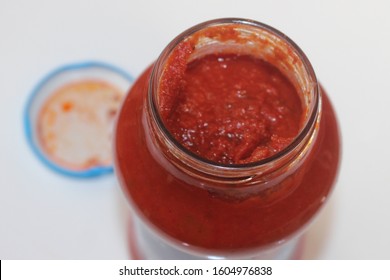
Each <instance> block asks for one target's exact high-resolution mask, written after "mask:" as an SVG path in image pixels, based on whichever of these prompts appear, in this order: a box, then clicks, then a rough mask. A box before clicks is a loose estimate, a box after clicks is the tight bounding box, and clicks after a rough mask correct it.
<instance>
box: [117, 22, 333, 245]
mask: <svg viewBox="0 0 390 280" xmlns="http://www.w3.org/2000/svg"><path fill="white" fill-rule="evenodd" d="M206 30H207V34H206V35H207V36H209V37H210V38H212V39H215V38H214V37H213V36H217V37H216V38H217V39H221V40H222V39H223V40H222V41H223V42H225V39H226V42H231V41H232V40H234V39H235V37H237V36H239V34H238V35H237V34H236V33H237V32H233V31H234V30H236V26H235V25H234V26H233V27H232V28H230V29H229V28H228V27H225V26H223V27H220V26H217V27H216V28H215V30H214V29H210V30H211V31H213V32H208V31H209V29H206ZM214 31H215V32H214ZM217 31H221V32H222V31H223V32H222V33H223V36H222V35H220V33H218V32H217ZM230 31H232V32H230ZM245 34H246V33H245ZM201 35H202V36H203V35H204V36H206V35H205V34H203V33H202V34H201ZM207 36H206V37H207ZM224 36H225V37H226V38H225V37H224ZM193 37H195V39H194V40H195V41H196V40H197V39H196V36H195V35H194V36H193ZM209 37H207V38H209ZM222 37H223V38H222ZM191 38H192V37H191ZM245 38H247V37H245ZM245 38H244V39H245ZM238 39H239V40H241V39H242V37H240V38H238ZM244 39H242V40H244ZM239 40H238V41H239ZM248 40H252V38H249V39H248ZM254 40H263V39H262V37H261V36H260V37H257V36H256V38H255V39H254ZM200 41H201V42H204V41H202V40H200ZM243 43H246V42H243ZM260 43H262V44H267V42H263V41H262V42H260ZM260 43H259V45H260ZM261 46H262V45H261ZM194 48H195V45H194V44H193V42H192V41H191V40H189V41H188V40H187V41H184V43H181V44H178V45H176V47H175V48H174V49H173V50H171V51H172V53H170V56H169V57H168V58H166V60H164V63H163V64H162V65H163V67H162V66H161V64H158V63H159V61H158V62H157V65H158V66H159V67H161V68H159V67H156V69H160V70H158V71H157V70H156V72H153V73H152V68H149V69H147V70H146V71H145V72H144V73H143V74H142V75H141V76H140V77H139V78H138V80H137V81H136V82H135V84H134V85H133V87H132V89H131V91H130V93H129V94H128V95H127V97H126V98H125V100H124V103H123V105H122V109H121V111H120V113H119V116H118V121H117V129H116V138H115V155H116V169H117V174H118V178H119V180H120V183H121V185H122V187H123V190H124V191H125V193H126V194H127V195H128V198H129V200H130V201H131V202H132V205H133V206H134V209H136V210H137V213H138V214H139V216H140V217H142V219H143V221H146V224H149V225H152V228H153V229H157V232H159V233H160V234H161V235H162V236H168V237H170V239H169V240H171V241H172V240H173V241H174V242H177V244H180V246H187V247H193V248H201V249H208V250H215V251H216V252H227V251H228V252H237V251H240V252H242V251H243V250H246V249H248V250H249V249H253V248H256V249H258V248H264V247H267V246H272V245H273V244H281V243H283V241H285V240H287V239H288V238H289V237H291V236H294V234H295V233H297V232H299V231H300V230H301V229H302V228H304V225H306V224H308V222H309V221H310V220H311V219H312V217H313V216H314V215H315V214H316V213H317V212H318V210H319V208H320V207H321V206H322V205H323V203H324V202H325V201H326V198H327V197H328V195H329V193H330V191H331V189H332V186H333V183H334V180H335V178H336V174H337V170H338V163H339V133H338V127H337V121H336V117H335V114H334V111H333V108H332V106H331V103H330V102H329V99H328V98H327V95H326V93H325V92H323V91H320V93H319V98H321V102H320V103H319V106H321V107H319V110H318V112H319V113H318V114H321V118H318V123H315V125H313V126H312V127H315V128H316V129H315V131H316V134H315V137H314V136H313V137H307V138H306V139H309V140H310V141H309V140H308V141H307V143H308V144H307V146H309V145H310V149H306V150H305V151H307V153H306V154H305V156H304V157H299V156H300V155H301V154H299V155H298V156H297V158H298V159H297V158H294V161H293V163H292V164H291V165H293V166H294V167H293V168H288V167H289V165H288V164H286V165H283V168H285V169H282V168H281V167H280V166H277V164H275V166H274V167H275V169H277V170H278V171H280V170H279V169H278V168H280V169H282V171H283V172H280V173H278V176H279V177H277V178H276V179H275V180H274V181H272V184H271V183H270V182H271V179H270V180H269V178H268V177H266V176H264V177H263V175H264V174H263V173H261V172H259V173H256V174H255V175H256V176H258V177H261V179H262V180H263V181H261V180H259V181H256V182H249V183H244V184H241V183H225V181H223V183H221V181H212V180H209V177H208V178H205V177H206V176H204V174H203V173H201V174H200V175H199V173H190V172H188V173H187V171H188V170H186V168H187V166H188V165H186V164H187V162H185V164H184V163H183V162H184V161H180V160H181V158H180V157H179V156H177V154H179V153H177V154H174V152H173V151H175V152H176V151H177V150H178V149H177V146H181V148H184V150H187V151H189V154H190V155H191V156H193V155H196V157H197V158H199V157H201V158H203V159H205V160H207V161H208V164H207V167H209V166H212V167H218V168H220V167H222V166H221V165H223V170H224V171H225V170H229V171H230V170H235V171H236V170H241V169H242V168H244V167H245V168H246V167H247V166H244V167H243V166H242V165H240V164H246V163H254V162H256V161H259V160H261V159H264V158H269V157H270V156H272V155H275V154H276V153H278V152H279V151H282V150H283V149H285V148H286V147H287V146H288V145H289V144H290V143H291V142H292V141H293V139H296V137H297V135H298V133H299V132H300V131H302V129H303V126H304V122H305V121H306V120H304V119H305V118H307V116H304V115H305V114H306V112H305V111H304V110H306V109H307V108H306V107H307V104H304V101H303V98H302V100H301V97H300V95H299V94H298V91H297V89H296V88H295V87H294V85H295V84H294V85H293V84H292V83H291V81H289V79H288V78H287V77H286V75H284V74H283V73H282V72H281V71H279V70H278V68H277V67H276V66H274V65H277V64H276V63H275V64H274V63H273V60H272V59H271V58H270V59H269V57H263V59H264V60H262V59H260V58H257V57H260V56H256V55H251V54H252V53H245V54H244V53H243V52H236V53H235V52H234V51H230V49H229V51H228V52H227V51H226V49H224V50H225V51H221V52H217V51H215V52H213V51H212V52H207V54H206V53H204V52H202V54H201V55H199V56H198V57H195V56H194V55H193V53H192V52H193V51H194V50H195V49H194ZM265 49H267V48H265ZM276 49H277V48H275V53H276V56H275V57H273V59H274V60H277V59H280V60H287V58H284V57H283V56H282V55H279V52H280V53H282V51H280V50H279V51H277V50H276ZM195 51H196V50H195ZM289 52H290V51H289V49H288V50H286V52H285V54H284V56H288V55H290V54H289ZM291 52H292V51H291ZM291 56H292V54H291ZM270 57H271V55H270ZM294 59H295V58H294ZM297 59H298V58H297ZM266 61H267V62H266ZM289 63H291V64H294V63H296V62H295V61H292V62H291V60H289ZM279 65H280V64H279ZM295 65H297V64H295ZM289 67H290V68H291V69H292V68H293V66H291V65H289ZM290 68H288V69H287V70H286V71H290V70H291V69H290ZM161 69H162V70H161ZM294 69H295V68H294ZM294 69H292V70H291V71H294ZM297 69H298V68H297ZM155 73H158V75H157V76H158V77H159V78H158V79H156V80H154V78H155V77H156V76H155V75H156V74H155ZM292 82H294V81H292ZM155 84H157V85H158V86H157V90H155V89H156V88H154V87H153V88H152V87H151V85H155ZM321 92H322V93H321ZM148 94H154V95H149V96H148ZM151 96H153V97H152V98H155V99H148V97H151ZM150 100H153V102H151V103H148V101H150ZM150 104H152V106H155V107H153V108H151V107H152V106H150ZM305 106H306V107H305ZM156 111H157V114H155V113H156ZM151 112H152V113H153V114H152V113H151ZM156 116H157V117H156ZM161 121H162V123H161ZM156 123H158V126H157V125H155V124H156ZM153 125H154V126H153ZM162 126H164V127H163V129H161V127H162ZM156 127H157V128H159V129H160V130H158V129H156ZM161 131H163V132H161ZM162 134H163V135H162ZM161 135H162V136H161ZM166 135H168V136H169V139H168V140H167V136H166ZM309 136H310V135H309ZM164 137H165V138H164ZM161 139H163V140H161ZM172 142H173V143H172ZM166 143H169V145H168V144H166ZM305 144H306V142H305ZM307 146H305V147H307ZM182 150H183V149H182ZM182 150H180V152H182ZM294 152H295V150H294ZM297 153H300V150H298V151H297ZM179 155H181V154H179ZM186 155H188V154H186ZM186 159H187V158H186ZM191 159H192V158H191ZM174 160H177V161H175V162H173V161H174ZM196 162H197V163H198V162H201V163H202V164H204V162H202V161H196ZM176 163H177V164H176ZM191 163H192V162H191ZM210 163H213V164H210ZM278 163H279V162H278ZM289 163H290V162H289ZM298 163H299V164H298ZM180 164H182V165H180ZM237 164H238V165H240V166H237ZM271 164H274V162H271V163H270V165H271ZM205 165H206V164H205ZM226 166H228V168H227V167H226ZM253 166H255V167H256V168H257V167H258V166H257V165H256V164H253V165H251V166H250V167H253ZM286 166H287V167H286ZM260 167H263V165H262V166H260ZM221 169H222V168H221ZM192 170H195V168H194V169H192ZM192 170H191V171H192ZM218 170H220V169H218ZM286 170H287V171H286ZM285 171H286V172H285ZM275 173H277V172H276V171H275ZM194 174H195V175H194ZM198 175H199V176H198ZM266 175H268V174H266ZM221 177H223V174H222V175H221ZM213 178H214V177H213ZM218 178H219V177H218ZM229 178H230V177H229ZM260 181H261V183H259V182H260ZM256 184H259V185H256ZM260 184H262V185H261V186H260ZM206 185H207V187H205V186H206ZM209 185H212V187H215V189H218V191H220V190H222V191H221V193H223V192H224V191H226V193H227V192H234V191H237V190H242V189H245V190H246V189H256V187H258V186H259V188H258V189H256V192H253V193H250V194H249V195H247V196H246V197H244V198H241V197H237V198H236V197H234V196H232V197H229V198H228V199H226V197H224V196H223V195H220V193H216V192H214V191H213V190H211V189H212V188H208V186H209ZM264 186H266V187H267V188H262V187H264ZM246 187H248V188H246ZM213 252H214V251H213Z"/></svg>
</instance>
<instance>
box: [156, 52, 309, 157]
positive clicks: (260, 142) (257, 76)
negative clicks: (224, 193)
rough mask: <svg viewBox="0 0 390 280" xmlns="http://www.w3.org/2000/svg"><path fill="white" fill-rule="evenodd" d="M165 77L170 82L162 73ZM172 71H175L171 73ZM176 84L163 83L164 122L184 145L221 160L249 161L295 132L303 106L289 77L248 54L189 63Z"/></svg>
mask: <svg viewBox="0 0 390 280" xmlns="http://www.w3.org/2000/svg"><path fill="white" fill-rule="evenodd" d="M167 72H168V73H166V74H165V75H167V77H163V78H162V80H164V81H171V80H172V78H171V77H170V76H169V75H172V72H169V71H167ZM173 74H176V73H173ZM178 86H179V88H177V87H172V86H171V87H169V86H167V85H162V87H165V88H166V90H165V91H163V92H162V94H164V95H169V96H175V98H172V99H171V100H172V102H171V103H170V106H169V105H167V104H166V102H164V103H163V105H162V106H164V111H163V112H164V114H162V116H163V117H164V118H165V120H164V121H165V124H166V126H167V128H168V130H170V132H171V133H172V134H173V136H174V137H175V138H176V140H177V141H178V142H179V143H181V144H182V145H183V146H184V147H185V148H187V149H189V150H190V151H192V152H193V153H195V154H197V155H199V156H201V157H204V158H206V159H208V160H211V161H214V162H219V163H223V164H240V163H248V162H254V161H258V160H261V159H264V158H266V157H269V156H271V155H273V154H275V153H277V152H279V151H280V150H282V149H283V148H285V147H286V146H287V145H288V144H289V143H291V141H292V140H293V138H294V137H295V136H296V135H297V134H298V131H299V129H300V123H301V115H302V106H301V102H300V98H299V96H298V94H297V92H296V90H295V88H294V86H293V85H292V84H291V83H290V82H289V80H288V79H287V78H286V77H285V76H284V75H283V74H282V73H281V72H280V71H279V70H278V69H277V68H276V67H274V66H272V65H271V64H269V63H266V62H265V61H263V60H260V59H255V58H253V57H251V56H247V55H246V56H243V55H241V56H238V55H226V54H220V55H208V56H206V57H202V58H201V59H197V60H195V61H192V62H191V63H190V64H189V65H188V66H187V68H186V70H185V72H184V75H183V77H182V80H181V83H178Z"/></svg>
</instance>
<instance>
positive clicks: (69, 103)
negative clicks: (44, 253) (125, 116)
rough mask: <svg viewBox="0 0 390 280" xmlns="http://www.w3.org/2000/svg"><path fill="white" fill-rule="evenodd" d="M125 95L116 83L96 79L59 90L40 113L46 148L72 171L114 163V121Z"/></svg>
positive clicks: (41, 137) (40, 132) (40, 136)
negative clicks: (112, 146) (112, 142)
mask: <svg viewBox="0 0 390 280" xmlns="http://www.w3.org/2000/svg"><path fill="white" fill-rule="evenodd" d="M123 97H124V92H122V91H120V90H119V89H118V88H116V87H115V86H113V85H111V84H109V83H107V82H104V81H100V80H93V79H90V80H80V81H75V82H72V83H69V84H66V85H64V86H62V87H60V88H59V89H57V90H55V91H54V92H53V94H52V95H51V96H50V97H49V98H48V99H47V100H46V101H45V102H44V104H43V106H42V108H41V111H40V113H39V116H38V123H37V131H38V139H39V142H40V146H41V148H42V150H43V151H44V152H45V153H46V155H47V156H48V157H49V158H50V160H52V161H53V162H54V163H55V164H58V165H60V166H62V167H65V168H68V169H71V170H86V169H90V168H94V167H98V166H109V165H111V164H112V149H111V138H112V129H113V123H114V119H115V116H116V113H117V111H118V110H119V107H120V104H121V102H122V99H123Z"/></svg>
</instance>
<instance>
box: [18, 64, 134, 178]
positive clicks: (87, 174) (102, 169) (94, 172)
mask: <svg viewBox="0 0 390 280" xmlns="http://www.w3.org/2000/svg"><path fill="white" fill-rule="evenodd" d="M91 67H100V68H105V69H108V70H110V71H113V72H116V73H117V74H119V75H121V76H122V77H124V78H125V79H127V80H128V81H129V82H130V83H132V82H133V81H134V79H133V77H132V76H131V75H129V74H128V73H127V72H125V71H124V70H122V69H120V68H118V67H117V66H114V65H111V64H108V63H105V62H100V61H84V62H79V63H73V64H67V65H64V66H61V67H59V68H56V69H54V70H52V71H51V72H49V73H48V74H46V76H44V77H43V79H42V80H41V81H40V82H39V83H38V84H37V85H36V86H35V87H34V88H33V90H32V91H31V94H30V95H29V98H28V99H27V103H26V105H25V108H24V111H23V127H24V132H25V135H26V138H27V142H28V144H29V146H30V147H31V149H32V151H33V152H34V154H35V155H36V156H37V157H38V158H39V159H40V160H41V161H42V162H43V163H44V164H45V165H46V166H47V167H49V168H50V169H52V170H54V171H56V172H58V173H60V174H62V175H66V176H71V177H78V178H92V177H97V176H100V175H105V174H110V173H113V171H114V167H113V166H97V167H93V168H90V169H87V170H81V171H76V170H70V169H66V168H64V167H61V166H60V165H57V164H55V163H54V162H52V161H51V160H49V159H48V158H47V157H46V156H45V154H44V153H43V152H42V151H41V149H40V148H39V147H37V145H35V143H34V141H33V124H32V123H31V119H30V116H29V112H30V108H31V106H32V103H33V101H34V98H35V97H36V96H37V95H38V93H39V91H40V90H41V88H42V87H43V86H44V85H45V84H46V83H47V82H48V81H49V80H50V79H52V78H53V77H55V76H57V75H58V74H60V73H62V72H65V71H69V70H76V69H83V68H91Z"/></svg>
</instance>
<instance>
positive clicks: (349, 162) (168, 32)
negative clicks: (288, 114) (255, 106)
mask: <svg viewBox="0 0 390 280" xmlns="http://www.w3.org/2000/svg"><path fill="white" fill-rule="evenodd" d="M389 14H390V2H389V1H386V0H383V1H378V0H371V1H322V2H320V1H310V0H308V1H297V0H296V1H284V2H282V1H271V0H270V1H245V0H239V1H222V0H220V1H202V0H197V1H179V0H177V1H173V0H172V1H171V0H163V1H129V0H127V1H126V0H123V1H120V0H107V1H104V0H100V1H96V0H94V1H92V0H90V1H81V0H67V1H49V0H47V1H44V0H34V1H28V0H25V1H21V0H0V97H1V101H0V128H1V129H0V258H1V259H125V258H128V248H127V238H126V234H127V233H126V226H127V225H126V221H127V218H126V216H127V212H128V209H127V206H126V205H127V204H126V202H125V201H124V198H123V196H122V193H121V191H120V189H119V187H118V186H117V183H116V180H115V177H114V176H107V177H104V178H99V179H96V180H95V179H94V180H76V179H70V178H68V177H63V176H61V175H58V174H56V173H54V172H52V171H51V170H49V169H47V168H46V167H45V166H43V165H42V164H41V162H40V161H39V160H38V159H37V158H36V157H35V156H34V155H33V153H32V152H31V150H30V148H29V146H28V145H27V142H26V140H25V136H24V131H23V126H22V112H23V108H24V106H25V103H26V100H27V97H28V96H29V94H30V92H31V90H32V88H33V87H34V86H35V85H36V83H37V82H38V81H39V80H40V79H41V78H42V77H43V76H44V75H46V74H47V73H48V72H49V71H51V70H53V69H54V68H57V67H58V66H61V65H63V64H68V63H73V62H80V61H85V60H99V61H105V62H108V63H112V64H115V65H117V66H119V67H121V68H123V69H124V70H126V71H128V72H129V73H130V74H132V75H133V76H134V77H137V76H138V75H139V74H140V73H141V72H142V70H144V69H145V68H146V67H147V66H148V65H149V64H150V63H152V62H153V60H154V59H155V58H156V57H157V56H158V54H159V53H160V52H161V51H162V49H163V48H164V47H165V45H166V44H167V43H168V42H169V41H170V40H171V39H173V37H175V36H176V35H177V34H179V33H180V32H182V31H184V30H185V29H187V28H188V27H190V26H192V25H194V24H197V23H200V22H202V21H205V20H209V19H213V18H219V17H232V16H233V17H244V18H251V19H254V20H258V21H261V22H264V23H266V24H269V25H271V26H273V27H275V28H277V29H279V30H281V31H282V32H284V33H285V34H287V35H288V36H289V37H290V38H292V39H293V40H294V41H295V42H296V43H297V44H298V45H299V46H300V47H301V48H302V49H303V51H304V52H305V53H306V54H307V56H308V57H309V59H310V61H311V62H312V64H313V66H314V68H315V70H316V73H317V76H318V78H319V79H320V81H321V82H322V84H323V85H324V86H325V88H326V89H327V91H328V94H329V96H330V98H331V100H332V101H333V104H334V106H335V108H336V111H337V114H338V117H339V121H340V126H341V131H342V141H343V154H342V166H341V169H340V174H339V179H338V183H337V185H336V189H335V191H334V193H333V196H332V199H331V201H330V203H329V204H328V205H327V207H326V209H325V210H324V211H323V212H322V213H321V215H320V216H319V217H318V219H317V221H316V223H315V224H314V225H313V227H312V228H311V230H310V232H309V235H308V236H309V237H308V243H309V246H308V247H307V248H306V251H305V255H304V257H305V258H309V259H311V258H315V259H390V203H389V200H390V162H389V158H390V117H389V115H390V110H389V102H390V17H389Z"/></svg>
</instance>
